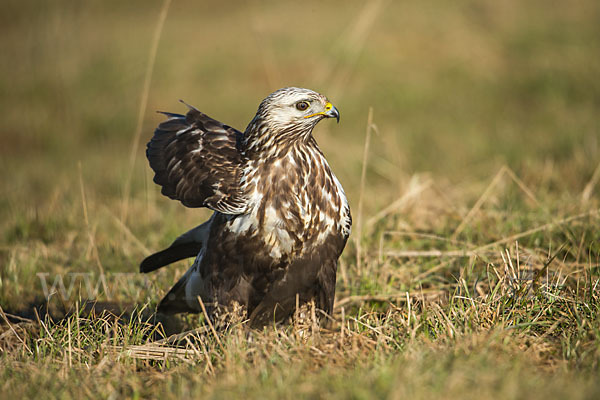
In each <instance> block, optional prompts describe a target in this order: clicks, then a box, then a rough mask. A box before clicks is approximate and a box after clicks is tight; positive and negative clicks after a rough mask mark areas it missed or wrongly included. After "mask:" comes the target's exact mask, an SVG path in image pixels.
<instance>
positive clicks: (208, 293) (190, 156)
mask: <svg viewBox="0 0 600 400" xmlns="http://www.w3.org/2000/svg"><path fill="white" fill-rule="evenodd" d="M188 107H189V111H188V113H187V115H185V116H184V115H179V114H171V113H165V114H166V115H167V117H168V119H167V120H166V121H165V122H163V123H161V124H160V125H159V126H158V128H157V129H156V131H155V132H154V137H153V138H152V140H151V141H150V142H149V143H148V147H147V152H146V154H147V157H148V160H149V162H150V167H151V168H152V169H153V170H154V172H155V177H154V181H155V182H156V183H157V184H159V185H160V186H161V187H162V193H163V194H164V195H166V196H168V197H169V198H171V199H176V200H179V201H181V202H182V203H183V204H184V205H186V206H188V207H208V208H210V209H212V210H214V211H215V212H214V214H213V215H212V217H211V218H210V219H209V220H208V221H206V222H205V223H204V224H202V225H200V226H198V227H196V228H194V229H192V230H190V231H189V232H187V233H185V234H183V235H182V236H180V237H179V238H177V239H176V240H175V241H174V242H173V244H172V245H171V246H170V247H169V248H167V249H165V250H163V251H161V252H158V253H156V254H153V255H151V256H149V257H148V258H146V259H145V260H144V261H142V264H141V266H140V270H141V272H150V271H153V270H155V269H158V268H160V267H162V266H164V265H167V264H169V263H172V262H174V261H177V260H180V259H183V258H187V257H194V256H195V257H196V259H195V261H194V264H193V265H192V267H191V268H190V269H189V270H188V272H187V273H186V274H185V275H184V276H183V277H182V278H181V279H180V280H179V281H178V282H177V283H176V284H175V286H174V287H173V288H172V289H171V290H170V291H169V293H168V294H167V295H166V296H165V298H163V300H162V301H161V302H160V304H159V306H158V311H159V312H163V313H180V312H200V311H201V306H200V304H199V302H198V297H200V298H201V299H202V302H203V303H204V304H205V306H206V308H207V313H208V314H209V315H208V317H209V318H212V317H214V316H215V315H216V313H218V312H219V311H220V310H222V309H227V308H228V307H230V306H231V305H232V304H233V303H234V302H237V303H238V304H240V305H242V306H244V307H246V310H247V313H248V316H249V318H250V324H251V325H252V326H254V327H258V326H263V325H265V324H268V323H270V322H273V321H281V320H282V319H284V318H286V317H288V316H289V315H290V314H291V313H292V312H293V311H294V309H295V306H296V298H298V299H299V301H300V304H303V303H306V302H308V301H311V300H315V304H316V305H317V307H318V308H320V309H322V310H323V311H325V312H327V313H329V312H331V310H332V307H333V299H334V294H335V279H336V270H337V260H338V258H339V256H340V254H341V253H342V250H343V249H344V246H345V244H346V241H347V239H348V236H349V234H350V227H351V223H352V220H351V217H350V208H349V206H348V201H347V199H346V196H345V194H344V191H343V189H342V186H341V184H340V183H339V181H338V180H337V178H336V177H335V175H334V174H333V172H331V169H330V168H329V165H328V163H327V161H326V160H325V157H324V156H323V153H322V152H321V151H320V149H319V147H318V146H317V143H316V141H315V139H314V137H313V136H312V130H313V128H314V126H315V125H316V124H317V123H318V122H319V121H320V120H322V119H323V118H327V117H329V118H331V117H333V118H337V119H338V120H339V113H338V111H337V109H336V108H335V107H333V105H332V104H331V103H330V102H329V101H328V100H327V98H325V97H324V96H322V95H320V94H318V93H316V92H313V91H311V90H308V89H300V88H283V89H280V90H277V91H276V92H274V93H272V94H270V95H269V96H268V97H267V98H266V99H265V100H263V102H262V103H261V104H260V106H259V108H258V111H257V113H256V116H255V117H254V119H253V120H252V121H251V122H250V124H248V127H247V128H246V130H245V132H244V133H241V132H239V131H237V130H235V129H233V128H231V127H229V126H227V125H224V124H222V123H220V122H218V121H216V120H214V119H212V118H210V117H208V116H207V115H205V114H203V113H201V112H200V111H198V110H196V109H195V108H193V107H190V106H188Z"/></svg>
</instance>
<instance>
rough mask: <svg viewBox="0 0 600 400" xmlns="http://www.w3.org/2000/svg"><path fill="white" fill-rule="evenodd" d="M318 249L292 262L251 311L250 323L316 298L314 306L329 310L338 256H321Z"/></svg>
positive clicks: (270, 318)
mask: <svg viewBox="0 0 600 400" xmlns="http://www.w3.org/2000/svg"><path fill="white" fill-rule="evenodd" d="M323 255H324V254H323V253H321V251H316V252H315V253H313V254H311V255H310V256H307V257H305V258H301V259H298V260H295V261H294V262H292V263H291V264H290V265H289V267H288V269H287V271H286V273H285V276H284V278H283V279H279V280H278V281H276V282H274V283H273V286H272V287H271V289H270V290H269V291H268V292H267V294H266V295H265V296H264V298H263V299H262V301H261V302H260V303H259V304H258V305H257V306H256V307H255V308H254V310H252V312H251V314H250V317H249V319H250V326H252V327H253V328H259V327H262V326H265V325H268V324H269V323H273V322H280V321H282V320H284V319H285V318H287V317H289V316H290V315H292V313H293V312H294V309H295V306H296V297H297V296H299V303H300V304H304V303H306V302H307V301H310V300H311V299H314V300H315V304H316V306H317V308H319V309H321V310H323V311H325V312H326V313H330V312H331V311H332V309H333V298H334V295H335V275H336V270H337V258H330V257H323Z"/></svg>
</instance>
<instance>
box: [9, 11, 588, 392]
mask: <svg viewBox="0 0 600 400" xmlns="http://www.w3.org/2000/svg"><path fill="white" fill-rule="evenodd" d="M161 7H162V2H161V1H152V2H148V1H145V2H137V1H135V2H126V3H123V2H108V3H107V2H106V1H89V2H85V3H79V2H70V1H66V0H65V1H55V2H51V3H47V4H46V3H40V2H36V1H33V0H30V1H25V2H22V1H19V2H16V1H5V2H3V3H2V5H0V21H1V22H2V28H1V29H2V35H0V43H1V44H2V49H3V55H2V57H1V58H0V109H1V110H2V111H1V113H2V114H1V118H0V120H1V121H2V122H1V125H0V140H1V143H2V145H1V146H0V165H1V167H2V171H3V176H4V179H2V181H0V193H2V195H1V196H0V237H1V239H0V240H1V241H0V306H1V307H2V309H3V311H4V313H5V316H6V319H8V320H10V323H7V322H6V321H5V319H4V317H3V316H0V365H1V367H0V392H1V393H2V394H3V395H4V396H6V397H9V396H19V397H23V396H27V397H33V396H34V395H37V393H43V394H44V395H45V396H46V397H56V398H71V397H82V396H85V397H110V396H119V397H131V398H140V397H161V398H171V397H172V398H175V397H177V398H179V397H183V396H195V397H198V396H203V397H212V398H231V397H234V396H236V397H241V396H248V397H257V398H298V397H300V398H302V397H304V398H332V397H333V398H336V397H337V398H365V399H366V398H407V397H411V398H423V399H431V398H445V399H452V398H461V399H463V398H466V399H469V398H474V399H486V398H531V399H536V398H540V399H547V398H568V399H578V398H582V399H584V398H597V397H599V395H600V384H599V383H598V382H600V381H599V380H598V377H599V372H600V366H599V360H600V319H599V317H598V314H599V311H600V310H599V308H600V295H599V293H600V230H599V229H598V227H599V226H600V173H599V172H598V166H599V164H600V142H599V138H600V124H599V122H600V118H599V117H598V109H600V81H599V80H598V79H597V77H598V76H600V56H598V54H600V25H599V24H598V23H597V21H598V20H599V17H600V6H599V5H598V4H597V2H595V1H592V0H579V1H577V2H575V3H572V4H569V5H563V4H558V3H557V4H552V5H550V4H548V3H547V2H544V1H533V2H526V3H524V2H518V1H512V0H510V1H505V2H492V1H483V2H481V1H477V2H476V1H461V2H443V1H432V2H425V3H422V2H419V3H414V4H403V3H402V2H385V1H382V2H376V1H374V2H369V3H366V5H365V3H364V2H359V1H350V2H344V3H343V4H342V3H336V2H331V3H328V2H325V3H324V2H300V3H282V2H266V3H256V4H244V5H238V4H237V3H236V4H233V3H231V4H230V3H224V2H191V1H174V2H173V3H172V4H171V6H170V8H169V11H168V15H167V18H166V21H165V25H164V28H163V31H162V34H161V36H160V41H159V42H158V51H157V55H156V58H155V65H154V72H153V75H152V81H151V84H150V90H149V96H148V99H147V100H148V104H147V108H146V110H145V116H144V119H143V124H142V136H141V140H140V143H139V148H138V150H139V151H138V152H137V153H136V159H135V162H134V164H133V168H131V166H130V165H131V164H130V153H131V151H132V148H135V139H134V137H135V136H134V135H135V131H136V123H137V115H138V110H139V108H140V104H143V100H144V99H142V96H141V93H142V90H143V87H144V79H145V72H146V68H147V63H148V57H149V54H150V49H151V46H152V37H153V34H154V32H155V30H156V24H157V21H158V17H159V13H160V9H161ZM287 85H298V86H305V87H309V88H312V89H315V90H318V91H320V92H322V93H324V94H326V95H327V96H329V98H330V99H331V100H332V102H333V103H334V104H335V105H336V107H338V108H339V109H340V110H341V114H342V119H341V123H340V124H339V125H335V124H327V123H325V122H324V123H322V124H320V125H319V127H318V128H317V129H316V132H315V135H316V137H317V140H318V141H319V143H320V145H321V147H322V149H323V151H324V152H325V154H326V156H327V158H328V160H329V161H330V163H331V164H332V167H333V169H334V171H335V172H336V174H337V175H338V177H339V178H340V181H341V182H342V184H343V185H344V188H345V189H346V193H347V194H348V197H349V199H350V203H351V206H352V210H353V215H354V219H355V229H354V232H353V234H352V238H351V240H350V241H349V243H348V247H347V249H346V250H345V252H344V254H343V255H342V258H341V263H340V267H339V271H338V282H337V290H336V302H337V306H336V308H335V312H334V315H333V316H332V318H333V320H332V321H330V323H329V324H328V325H324V326H318V325H317V324H316V322H314V321H312V319H311V318H306V319H302V320H299V321H298V322H297V323H296V324H295V325H292V326H289V327H270V328H269V329H266V330H265V331H263V332H258V331H249V330H248V329H246V328H245V327H244V326H243V325H242V324H240V323H239V319H236V318H237V317H234V318H233V319H232V320H231V321H230V322H229V324H228V325H227V324H224V325H223V326H221V329H220V330H219V333H218V335H217V337H218V339H217V337H215V335H214V334H213V333H212V332H211V330H210V329H209V327H207V326H206V325H205V322H204V320H203V319H202V317H199V316H187V317H185V318H183V319H182V321H180V322H179V323H178V324H175V325H171V326H170V327H169V325H167V329H173V330H174V329H175V328H178V329H180V330H181V329H183V330H191V331H192V332H191V334H190V336H189V337H187V339H185V340H184V341H182V342H180V343H179V347H177V346H175V345H174V344H173V343H172V342H171V343H170V344H165V343H158V342H157V341H160V338H161V334H160V332H157V331H155V329H154V326H152V325H148V324H146V323H145V321H146V318H147V317H148V315H149V314H150V312H151V310H152V309H153V307H154V306H155V305H156V303H157V301H158V300H159V299H160V298H161V297H162V296H163V295H164V293H165V292H166V290H168V289H169V288H170V287H171V285H172V284H173V282H174V281H175V280H176V279H177V278H178V277H179V276H180V275H181V274H182V273H183V272H184V271H185V270H186V268H187V266H188V263H187V262H180V263H178V264H176V265H175V266H172V267H169V268H167V269H165V270H163V271H160V272H158V273H155V274H152V275H149V276H141V275H139V274H137V268H138V264H139V262H140V260H141V259H143V257H144V256H146V255H147V254H149V253H150V252H151V251H153V250H158V249H160V248H162V247H163V246H166V245H168V244H169V243H170V242H171V241H172V240H173V239H174V238H175V237H176V236H177V235H178V234H179V233H181V232H183V231H184V230H186V229H189V228H190V227H192V226H194V225H197V224H199V223H201V222H202V221H203V220H205V219H206V218H207V217H208V215H209V213H208V211H206V210H191V209H184V208H183V207H182V206H180V205H179V204H177V203H175V202H173V201H169V200H168V199H166V198H163V197H162V196H161V195H160V193H159V190H158V188H157V187H156V186H155V185H154V184H153V183H152V176H151V173H150V170H149V168H148V166H147V163H146V161H145V158H144V155H143V145H144V143H145V142H146V141H147V140H148V138H149V137H150V135H151V132H152V129H153V127H154V126H155V125H156V124H157V122H158V121H160V119H161V116H160V115H156V114H155V113H154V110H168V111H175V112H177V111H181V110H182V108H181V107H182V106H181V105H180V104H179V103H178V102H177V100H178V99H180V98H181V99H184V100H185V101H186V102H188V103H190V104H194V105H195V106H197V107H198V108H200V109H201V110H202V111H204V112H206V113H208V114H209V115H211V116H213V117H215V118H217V119H220V120H222V121H224V122H226V123H228V124H230V125H232V126H234V127H237V128H239V129H243V128H244V127H245V125H246V124H247V122H248V121H249V120H250V119H251V117H252V116H253V114H254V112H255V109H256V107H257V105H258V102H259V101H260V100H261V99H262V98H264V97H265V96H266V95H267V94H268V93H270V92H271V91H273V90H275V89H277V88H279V87H282V86H287ZM369 107H372V108H373V115H374V119H373V122H374V124H375V129H374V130H373V131H372V135H371V140H370V143H369V157H368V162H367V165H366V175H365V176H366V180H365V190H364V191H363V192H362V193H361V190H360V187H361V178H360V177H361V169H362V166H363V149H364V147H365V129H366V125H367V115H368V110H369ZM130 176H131V180H129V177H130ZM127 194H129V195H128V199H126V196H127ZM361 197H362V203H363V209H362V214H359V212H358V204H359V199H360V198H361ZM359 220H360V221H361V225H362V232H359V231H358V229H357V227H358V225H359V224H358V222H359ZM357 244H360V259H359V260H357V251H359V249H358V247H357ZM40 274H41V275H40ZM57 278H60V279H62V281H60V280H55V279H57ZM43 282H45V283H46V285H47V288H51V287H52V285H53V284H54V283H56V284H57V285H59V284H60V283H61V282H62V284H63V285H65V290H66V291H68V293H69V295H68V296H65V297H61V296H59V295H58V294H53V295H52V296H50V299H49V301H46V299H45V298H44V290H43V289H44V287H43ZM57 287H58V286H57ZM90 297H91V298H93V299H96V300H98V301H100V302H102V303H101V304H100V306H101V307H99V308H102V307H105V306H111V307H113V308H116V309H117V310H122V311H124V312H125V314H124V316H123V317H121V318H114V317H112V316H110V315H105V314H101V313H100V314H94V313H91V314H90V312H89V308H86V307H85V300H87V299H88V298H90ZM0 314H1V313H0ZM15 316H17V317H19V318H17V317H15Z"/></svg>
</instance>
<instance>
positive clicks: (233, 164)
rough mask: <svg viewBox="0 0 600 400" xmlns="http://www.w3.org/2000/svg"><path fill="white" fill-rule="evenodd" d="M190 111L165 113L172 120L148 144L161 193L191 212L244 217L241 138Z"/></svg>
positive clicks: (147, 153)
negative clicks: (199, 210) (202, 210)
mask: <svg viewBox="0 0 600 400" xmlns="http://www.w3.org/2000/svg"><path fill="white" fill-rule="evenodd" d="M188 107H189V108H190V110H189V112H188V113H187V115H180V114H171V113H164V114H165V115H167V116H168V119H167V120H166V121H164V122H162V123H161V124H160V125H159V126H158V127H157V128H156V130H155V131H154V136H153V137H152V140H150V142H149V143H148V145H147V149H146V156H147V157H148V161H150V167H151V168H152V169H153V170H154V172H155V175H154V182H156V183H157V184H159V185H160V186H162V190H161V193H162V194H164V195H165V196H167V197H169V198H171V199H175V200H179V201H181V203H183V205H185V206H187V207H208V208H210V209H212V210H215V211H219V212H221V213H223V214H241V213H243V212H244V211H245V209H246V200H245V199H244V196H243V193H242V191H241V188H240V180H241V176H242V167H243V163H244V156H243V154H242V152H241V150H240V147H239V146H240V141H241V138H242V133H241V132H239V131H238V130H236V129H234V128H232V127H230V126H227V125H225V124H222V123H221V122H219V121H216V120H214V119H212V118H210V117H209V116H207V115H206V114H203V113H201V112H200V111H198V110H197V109H195V108H193V107H190V106H188Z"/></svg>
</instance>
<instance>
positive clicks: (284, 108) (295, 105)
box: [245, 87, 340, 146]
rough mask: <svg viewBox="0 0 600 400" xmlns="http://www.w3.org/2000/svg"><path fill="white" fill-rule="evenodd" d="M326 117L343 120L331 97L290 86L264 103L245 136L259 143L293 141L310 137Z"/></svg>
mask: <svg viewBox="0 0 600 400" xmlns="http://www.w3.org/2000/svg"><path fill="white" fill-rule="evenodd" d="M324 118H335V119H337V121H338V122H339V120H340V113H339V111H338V110H337V108H335V107H334V106H333V104H331V102H330V101H329V100H327V97H325V96H323V95H322V94H319V93H317V92H314V91H312V90H309V89H303V88H296V87H286V88H283V89H279V90H277V91H275V92H273V93H271V94H270V95H269V96H267V97H266V98H265V99H264V100H263V101H262V102H261V103H260V106H259V107H258V111H257V112H256V116H255V117H254V119H253V120H252V122H250V124H249V125H248V128H246V132H245V136H246V137H247V138H248V139H249V141H253V142H256V145H259V144H260V145H263V146H264V145H270V144H278V143H282V142H284V141H286V142H289V143H292V142H295V141H297V140H305V139H307V138H308V137H309V136H310V134H311V132H312V130H313V128H314V127H315V125H316V124H317V123H318V122H319V121H321V120H322V119H324ZM249 144H250V143H249Z"/></svg>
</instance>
